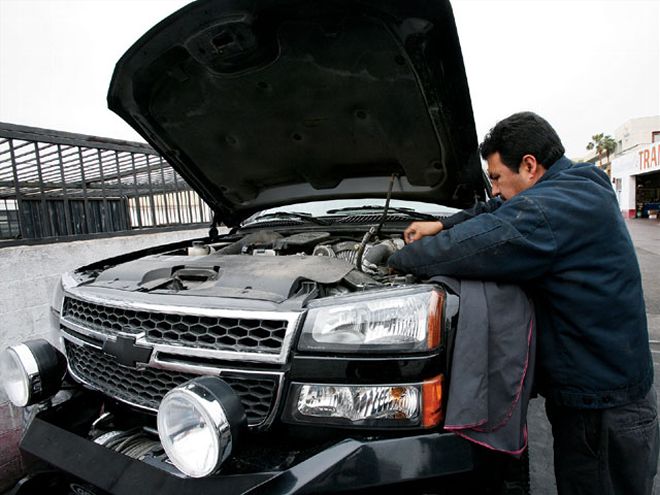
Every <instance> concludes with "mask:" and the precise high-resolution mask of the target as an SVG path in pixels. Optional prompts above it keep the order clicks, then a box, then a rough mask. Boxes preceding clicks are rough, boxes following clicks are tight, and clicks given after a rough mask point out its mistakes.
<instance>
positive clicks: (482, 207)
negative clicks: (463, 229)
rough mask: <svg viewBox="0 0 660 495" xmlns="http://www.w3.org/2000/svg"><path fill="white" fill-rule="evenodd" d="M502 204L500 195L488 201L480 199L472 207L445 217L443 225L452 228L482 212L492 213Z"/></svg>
mask: <svg viewBox="0 0 660 495" xmlns="http://www.w3.org/2000/svg"><path fill="white" fill-rule="evenodd" d="M500 206H502V200H501V199H500V198H499V197H497V198H493V199H490V200H488V201H486V202H483V201H478V202H477V203H476V204H475V205H474V206H473V207H472V208H468V209H467V210H462V211H459V212H458V213H454V214H453V215H451V216H449V217H447V218H445V219H443V220H442V226H443V228H445V229H450V228H452V227H453V226H454V225H457V224H459V223H462V222H465V221H466V220H469V219H471V218H474V217H475V216H477V215H480V214H482V213H492V212H494V211H495V210H496V209H498V208H499V207H500Z"/></svg>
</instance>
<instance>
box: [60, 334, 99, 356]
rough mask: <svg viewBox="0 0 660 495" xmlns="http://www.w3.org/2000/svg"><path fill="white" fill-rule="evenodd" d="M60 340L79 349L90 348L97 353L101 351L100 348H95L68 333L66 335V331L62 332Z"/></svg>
mask: <svg viewBox="0 0 660 495" xmlns="http://www.w3.org/2000/svg"><path fill="white" fill-rule="evenodd" d="M62 338H64V340H68V341H69V342H71V343H72V344H76V345H79V346H81V347H91V348H92V349H96V350H97V351H102V350H103V347H102V346H96V345H93V344H91V343H89V342H86V341H84V340H82V339H79V338H78V337H76V336H75V335H71V334H70V333H68V332H67V331H66V330H64V331H62ZM67 363H68V356H67Z"/></svg>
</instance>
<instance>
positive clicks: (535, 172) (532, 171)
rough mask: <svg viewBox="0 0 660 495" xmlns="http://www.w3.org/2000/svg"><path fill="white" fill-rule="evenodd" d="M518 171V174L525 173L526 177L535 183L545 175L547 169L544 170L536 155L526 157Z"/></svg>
mask: <svg viewBox="0 0 660 495" xmlns="http://www.w3.org/2000/svg"><path fill="white" fill-rule="evenodd" d="M518 170H519V172H518V173H523V174H524V175H525V177H528V178H529V179H531V180H532V181H534V182H536V181H537V180H539V179H540V178H541V176H542V175H543V174H544V173H545V168H543V165H541V164H540V163H539V162H538V161H536V157H535V156H534V155H524V156H523V157H522V161H521V162H520V168H519V169H518Z"/></svg>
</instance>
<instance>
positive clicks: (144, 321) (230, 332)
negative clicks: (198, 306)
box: [62, 297, 288, 354]
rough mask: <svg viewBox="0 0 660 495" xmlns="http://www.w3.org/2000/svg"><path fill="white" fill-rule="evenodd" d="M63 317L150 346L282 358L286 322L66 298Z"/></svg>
mask: <svg viewBox="0 0 660 495" xmlns="http://www.w3.org/2000/svg"><path fill="white" fill-rule="evenodd" d="M62 316H63V318H65V319H66V320H68V321H71V322H72V323H76V324H78V325H81V326H83V327H86V328H90V329H92V330H96V331H98V332H101V333H104V334H110V335H116V334H117V333H119V332H124V333H132V334H138V333H142V332H144V333H145V337H146V340H147V341H148V342H153V343H159V344H173V345H180V346H188V347H195V348H207V349H217V350H231V351H243V352H259V353H266V354H279V353H280V351H281V350H282V346H283V343H284V339H285V336H286V332H287V325H288V322H287V321H286V320H273V319H251V318H228V317H218V316H197V315H189V314H186V315H183V314H167V313H160V312H155V311H139V310H133V309H128V308H121V307H116V306H109V305H104V304H96V303H92V302H88V301H82V300H79V299H74V298H72V297H66V298H65V299H64V306H63V311H62Z"/></svg>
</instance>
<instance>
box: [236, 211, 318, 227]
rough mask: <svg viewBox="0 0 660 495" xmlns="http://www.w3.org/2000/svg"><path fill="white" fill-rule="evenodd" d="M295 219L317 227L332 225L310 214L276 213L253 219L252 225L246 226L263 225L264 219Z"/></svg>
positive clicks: (294, 212)
mask: <svg viewBox="0 0 660 495" xmlns="http://www.w3.org/2000/svg"><path fill="white" fill-rule="evenodd" d="M291 218H295V219H297V220H302V221H304V222H311V223H315V224H317V225H330V222H326V221H324V220H321V219H319V218H315V217H313V216H312V215H310V214H309V213H300V212H296V211H276V212H273V213H266V214H264V215H260V216H259V217H257V218H255V219H253V220H252V221H251V222H250V223H247V224H245V225H252V224H256V223H261V221H262V220H263V219H273V220H277V219H282V220H283V219H291Z"/></svg>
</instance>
